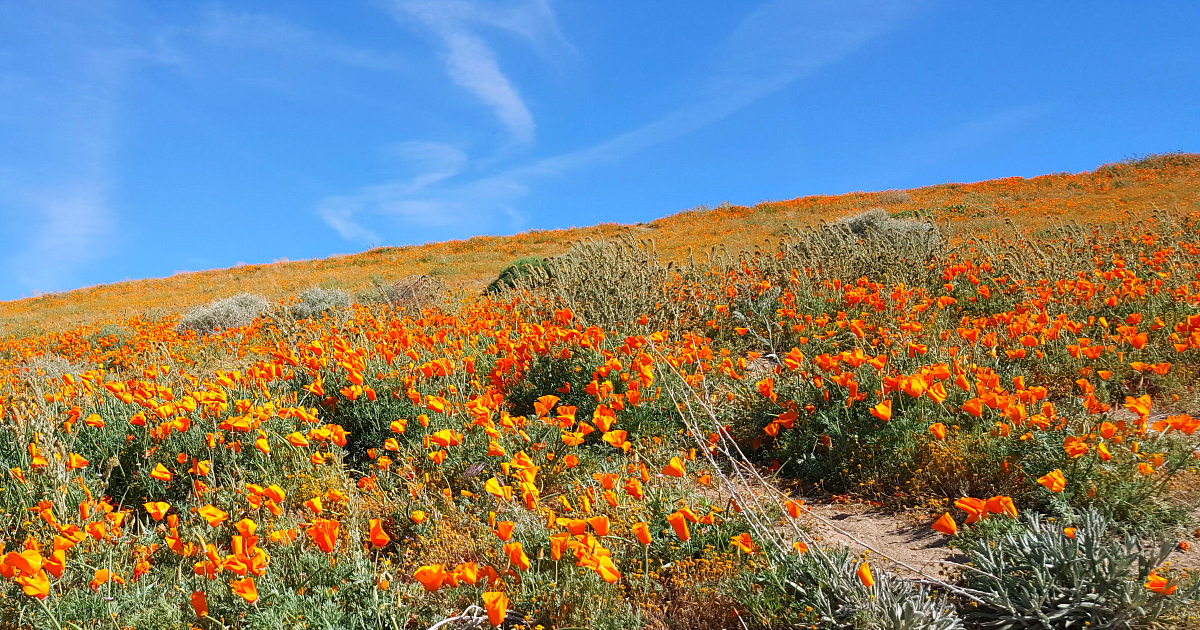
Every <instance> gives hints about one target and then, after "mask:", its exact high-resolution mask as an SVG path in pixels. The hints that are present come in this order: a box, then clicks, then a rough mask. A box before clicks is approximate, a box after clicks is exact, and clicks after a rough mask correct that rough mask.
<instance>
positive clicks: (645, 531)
mask: <svg viewBox="0 0 1200 630" xmlns="http://www.w3.org/2000/svg"><path fill="white" fill-rule="evenodd" d="M633 535H634V536H637V539H638V542H640V543H642V544H643V545H649V544H650V528H649V527H648V526H647V525H646V524H645V523H634V525H633Z"/></svg>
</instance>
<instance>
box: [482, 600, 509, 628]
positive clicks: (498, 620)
mask: <svg viewBox="0 0 1200 630" xmlns="http://www.w3.org/2000/svg"><path fill="white" fill-rule="evenodd" d="M483 608H484V610H486V611H487V616H488V623H490V624H492V625H493V626H499V625H500V624H502V623H504V615H506V614H507V613H508V596H507V595H505V594H504V593H499V592H495V591H489V592H487V593H484V594H483Z"/></svg>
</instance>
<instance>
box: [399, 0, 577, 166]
mask: <svg viewBox="0 0 1200 630" xmlns="http://www.w3.org/2000/svg"><path fill="white" fill-rule="evenodd" d="M395 7H396V10H397V13H398V15H400V16H401V17H403V18H409V19H413V20H416V21H417V22H419V23H420V24H421V25H423V26H424V27H426V28H428V29H429V30H430V31H431V32H433V33H434V34H435V35H436V36H437V37H438V38H439V39H440V40H441V42H442V44H443V46H444V49H445V50H444V53H445V64H446V72H447V74H448V75H449V76H450V79H451V80H453V81H454V82H455V83H456V84H458V85H459V86H460V87H462V88H463V89H465V90H467V91H468V92H470V93H471V94H474V95H475V97H476V98H478V99H479V100H481V101H483V103H484V104H485V105H487V106H489V107H490V108H491V109H492V111H493V113H494V115H495V116H496V118H497V119H498V120H499V121H500V124H502V125H504V127H505V128H506V129H507V130H508V133H509V136H510V138H511V139H512V141H513V142H514V143H516V144H520V145H529V144H532V143H533V141H534V136H535V124H534V120H533V114H532V113H530V111H529V107H528V106H526V104H525V100H524V99H523V98H522V97H521V94H520V92H519V91H518V90H517V88H516V86H515V85H513V83H512V81H510V80H509V78H508V77H507V76H506V75H505V74H504V72H503V71H501V70H500V64H499V63H498V62H497V61H496V54H495V52H494V51H493V50H492V48H491V47H489V46H488V44H487V42H486V41H484V39H483V37H482V36H481V35H480V34H479V32H478V31H479V30H480V29H481V28H494V29H499V30H501V31H505V32H508V33H511V34H514V35H517V36H519V37H520V38H522V39H523V40H525V41H526V42H527V43H530V44H533V45H535V46H538V47H542V48H545V47H547V46H552V45H559V46H566V42H565V40H563V38H562V35H561V33H560V32H559V30H558V26H557V24H556V23H555V20H554V13H553V12H552V11H551V10H550V7H549V5H547V4H546V3H545V2H542V1H532V2H524V3H517V4H506V5H498V4H492V3H486V2H469V1H464V0H457V1H456V0H448V1H446V0H436V1H430V0H397V1H396V2H395Z"/></svg>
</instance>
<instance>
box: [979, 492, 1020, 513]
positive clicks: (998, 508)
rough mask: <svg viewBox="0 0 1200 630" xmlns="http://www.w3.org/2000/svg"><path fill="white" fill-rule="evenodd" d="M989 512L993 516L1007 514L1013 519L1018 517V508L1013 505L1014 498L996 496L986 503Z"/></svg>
mask: <svg viewBox="0 0 1200 630" xmlns="http://www.w3.org/2000/svg"><path fill="white" fill-rule="evenodd" d="M985 505H986V507H987V511H988V512H990V513H992V514H1007V515H1009V516H1011V517H1013V518H1016V517H1017V506H1016V505H1014V504H1013V500H1012V497H1006V496H995V497H992V498H990V499H988V500H987V501H986V502H985Z"/></svg>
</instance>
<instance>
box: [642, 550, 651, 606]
mask: <svg viewBox="0 0 1200 630" xmlns="http://www.w3.org/2000/svg"><path fill="white" fill-rule="evenodd" d="M649 593H650V545H642V597H647V596H648V595H649Z"/></svg>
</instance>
